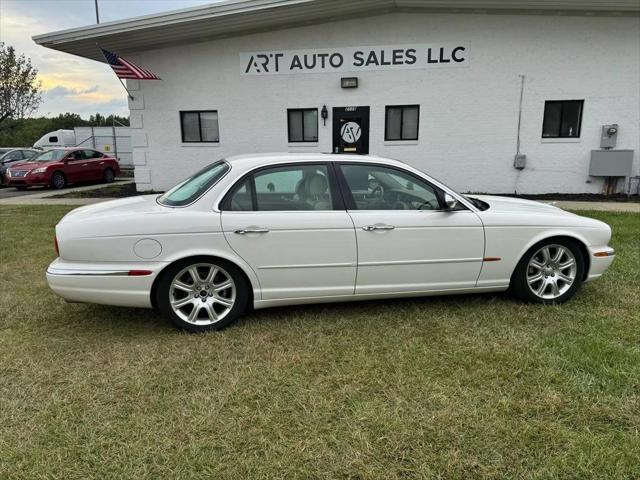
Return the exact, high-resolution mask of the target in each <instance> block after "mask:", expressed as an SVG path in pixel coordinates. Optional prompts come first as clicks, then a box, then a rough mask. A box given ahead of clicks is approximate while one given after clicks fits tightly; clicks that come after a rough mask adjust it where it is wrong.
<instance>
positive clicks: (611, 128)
mask: <svg viewBox="0 0 640 480" xmlns="http://www.w3.org/2000/svg"><path fill="white" fill-rule="evenodd" d="M618 130H619V128H618V124H617V123H613V124H611V125H603V126H602V135H600V148H616V142H617V141H618Z"/></svg>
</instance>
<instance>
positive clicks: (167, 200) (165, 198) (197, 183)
mask: <svg viewBox="0 0 640 480" xmlns="http://www.w3.org/2000/svg"><path fill="white" fill-rule="evenodd" d="M229 168H230V167H229V164H228V163H227V162H225V161H224V160H220V161H219V162H216V163H213V164H211V165H209V166H207V167H205V168H203V169H202V170H200V171H199V172H197V173H195V174H194V175H192V176H191V177H189V178H187V179H186V180H185V181H183V182H182V183H179V184H178V185H176V186H175V187H173V188H172V189H171V190H169V191H168V192H167V193H165V194H164V195H162V196H160V197H159V198H158V203H159V204H160V205H165V206H167V207H184V206H185V205H189V204H191V203H193V202H195V201H196V200H197V199H198V198H200V197H201V196H202V195H204V194H205V192H207V190H209V189H210V188H211V187H212V186H213V185H214V184H215V183H216V182H217V181H218V180H220V179H221V178H222V176H223V175H224V174H225V173H227V172H228V171H229Z"/></svg>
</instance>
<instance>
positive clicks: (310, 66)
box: [240, 43, 470, 75]
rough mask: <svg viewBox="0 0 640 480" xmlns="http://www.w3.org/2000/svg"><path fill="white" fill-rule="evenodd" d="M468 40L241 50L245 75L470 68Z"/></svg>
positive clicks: (242, 72) (241, 71)
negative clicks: (253, 50)
mask: <svg viewBox="0 0 640 480" xmlns="http://www.w3.org/2000/svg"><path fill="white" fill-rule="evenodd" d="M469 59H470V57H469V45H468V44H467V43H459V44H458V43H447V44H426V45H425V44H419V45H395V46H378V47H344V48H318V49H311V50H274V51H268V52H242V53H240V73H241V74H242V75H292V74H297V73H331V72H359V71H370V70H405V69H419V68H443V67H466V66H468V65H469Z"/></svg>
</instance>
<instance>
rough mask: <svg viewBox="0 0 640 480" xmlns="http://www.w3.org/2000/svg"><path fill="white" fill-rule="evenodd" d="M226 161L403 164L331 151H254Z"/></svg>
mask: <svg viewBox="0 0 640 480" xmlns="http://www.w3.org/2000/svg"><path fill="white" fill-rule="evenodd" d="M226 161H227V162H229V163H231V164H232V165H237V166H239V167H243V168H250V167H253V166H257V165H273V164H278V163H292V162H358V163H367V162H369V163H385V164H396V165H403V164H404V162H401V161H400V160H394V159H390V158H384V157H379V156H377V155H354V154H333V153H294V152H274V153H255V154H248V155H234V156H231V157H227V158H226Z"/></svg>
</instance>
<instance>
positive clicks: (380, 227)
mask: <svg viewBox="0 0 640 480" xmlns="http://www.w3.org/2000/svg"><path fill="white" fill-rule="evenodd" d="M394 228H396V227H394V226H393V225H383V224H377V225H366V226H364V227H362V229H363V230H364V231H365V232H373V231H374V230H393V229H394Z"/></svg>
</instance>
